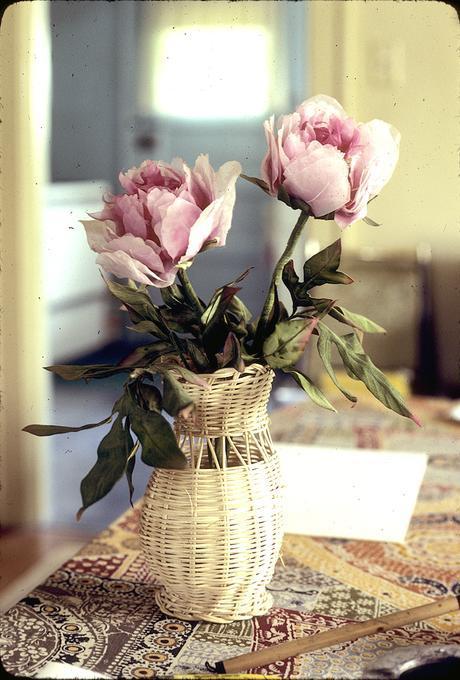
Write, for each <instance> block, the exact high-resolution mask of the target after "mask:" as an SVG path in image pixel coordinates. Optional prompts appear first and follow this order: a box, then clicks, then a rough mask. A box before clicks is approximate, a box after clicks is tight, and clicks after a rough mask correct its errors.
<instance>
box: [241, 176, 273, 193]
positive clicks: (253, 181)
mask: <svg viewBox="0 0 460 680" xmlns="http://www.w3.org/2000/svg"><path fill="white" fill-rule="evenodd" d="M240 177H242V178H243V179H245V180H246V182H251V184H255V185H256V186H257V187H259V188H260V189H262V190H263V191H265V193H266V194H268V193H269V189H268V184H267V182H265V181H264V180H263V179H259V178H258V177H250V176H249V175H243V174H241V175H240Z"/></svg>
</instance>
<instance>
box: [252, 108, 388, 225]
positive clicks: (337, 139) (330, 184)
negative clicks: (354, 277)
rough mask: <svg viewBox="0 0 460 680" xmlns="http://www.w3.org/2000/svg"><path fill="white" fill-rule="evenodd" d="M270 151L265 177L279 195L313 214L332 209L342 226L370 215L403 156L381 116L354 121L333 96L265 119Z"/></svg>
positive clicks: (269, 186) (268, 152)
mask: <svg viewBox="0 0 460 680" xmlns="http://www.w3.org/2000/svg"><path fill="white" fill-rule="evenodd" d="M264 127H265V135H266V138H267V143H268V151H267V154H266V156H265V158H264V159H263V161H262V177H263V179H264V180H265V181H266V182H267V184H268V188H269V192H270V193H271V194H272V195H273V196H276V195H277V194H278V190H279V188H280V187H284V189H285V190H286V191H287V193H288V194H289V196H291V198H297V199H301V200H302V201H304V202H305V203H307V204H308V205H309V206H310V209H311V211H312V213H313V215H314V216H315V217H323V216H325V215H329V214H331V213H333V214H334V219H335V221H336V222H337V224H338V225H339V226H340V227H342V228H343V227H346V226H348V225H349V224H351V223H352V222H355V221H356V220H359V219H361V218H363V217H365V216H366V214H367V204H368V202H369V201H370V200H371V199H372V198H373V197H374V196H376V195H377V194H378V193H379V192H380V191H381V189H382V188H383V187H384V186H385V184H386V183H387V182H388V180H389V179H390V177H391V175H392V174H393V171H394V169H395V166H396V163H397V161H398V156H399V141H400V134H399V132H398V131H397V130H396V129H395V128H393V127H392V126H391V125H389V124H388V123H385V122H384V121H382V120H372V121H371V122H370V123H356V122H355V121H354V120H353V119H352V118H349V117H348V116H347V114H346V113H345V111H344V110H343V108H342V107H341V106H340V104H339V103H338V102H337V101H336V100H335V99H333V98H332V97H327V96H326V95H318V96H316V97H311V98H310V99H307V100H306V101H305V102H303V104H301V105H300V106H299V107H298V108H297V110H296V111H295V112H294V113H292V114H290V115H287V116H282V117H281V118H280V119H279V121H278V129H277V130H275V124H274V117H273V116H272V117H271V118H270V120H268V121H265V125H264Z"/></svg>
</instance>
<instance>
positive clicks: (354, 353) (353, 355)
mask: <svg viewBox="0 0 460 680" xmlns="http://www.w3.org/2000/svg"><path fill="white" fill-rule="evenodd" d="M323 330H324V326H323V325H322V326H321V334H322V333H323ZM328 333H329V334H330V338H331V340H332V342H333V343H334V344H335V345H336V347H337V349H338V352H339V354H340V358H341V359H342V361H343V363H344V365H345V366H346V368H347V369H348V370H349V371H350V372H351V373H352V374H354V375H355V376H356V378H358V380H361V382H363V383H364V384H365V385H366V387H367V389H368V390H369V392H370V393H371V394H373V395H374V397H375V398H376V399H378V400H379V401H380V402H381V403H382V404H383V405H384V406H386V407H387V408H389V409H390V410H392V411H395V413H398V414H399V415H401V416H405V417H406V418H410V419H411V420H413V421H414V422H415V423H417V424H418V425H419V424H420V423H419V421H418V419H417V417H416V416H414V415H413V414H412V413H411V412H410V411H409V409H408V408H407V406H406V405H405V403H404V399H403V397H402V396H401V395H400V394H399V392H398V391H397V390H396V389H395V388H394V387H393V386H392V385H391V383H390V382H389V381H388V379H387V378H386V376H385V375H384V374H383V373H382V371H381V370H380V369H378V368H377V367H376V366H375V365H374V364H373V363H372V361H371V359H370V357H369V356H368V355H367V354H366V353H365V352H364V349H363V347H362V345H361V343H360V342H359V340H358V338H357V336H356V334H355V333H350V334H348V335H345V336H338V335H336V334H335V333H333V332H332V331H331V330H330V329H328Z"/></svg>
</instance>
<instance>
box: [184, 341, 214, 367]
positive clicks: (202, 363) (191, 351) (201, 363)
mask: <svg viewBox="0 0 460 680" xmlns="http://www.w3.org/2000/svg"><path fill="white" fill-rule="evenodd" d="M184 342H185V351H186V354H187V356H188V357H189V358H190V359H191V360H192V362H193V364H194V366H195V368H196V369H197V371H198V372H199V373H206V372H208V371H209V370H210V365H209V360H208V357H207V356H206V354H204V352H202V351H201V349H200V348H199V347H198V346H197V345H196V344H195V342H194V341H193V340H185V341H184ZM190 372H191V371H190Z"/></svg>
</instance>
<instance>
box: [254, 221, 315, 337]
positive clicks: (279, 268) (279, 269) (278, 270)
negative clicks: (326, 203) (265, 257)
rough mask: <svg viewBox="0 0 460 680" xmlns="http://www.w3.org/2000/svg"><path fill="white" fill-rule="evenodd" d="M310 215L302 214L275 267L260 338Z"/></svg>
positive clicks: (259, 326)
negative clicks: (276, 290) (278, 288)
mask: <svg viewBox="0 0 460 680" xmlns="http://www.w3.org/2000/svg"><path fill="white" fill-rule="evenodd" d="M309 217H310V215H309V214H308V213H306V212H304V211H303V210H302V212H301V213H300V216H299V219H298V220H297V222H296V225H295V227H294V229H293V230H292V232H291V235H290V236H289V240H288V242H287V245H286V248H285V249H284V252H283V254H282V255H281V257H280V259H279V260H278V263H277V265H276V267H275V270H274V272H273V276H272V280H271V283H270V288H269V289H268V293H267V297H266V298H265V303H264V306H263V309H262V313H261V315H260V319H259V323H258V325H257V334H256V336H257V337H258V338H260V337H261V335H262V333H263V331H264V329H265V326H266V324H267V321H268V319H269V317H270V312H271V310H272V307H273V303H274V300H275V287H276V286H277V285H278V284H279V283H280V281H281V277H282V274H283V269H284V267H285V265H286V264H287V262H289V260H290V259H291V256H292V252H293V250H294V248H295V246H296V244H297V242H298V240H299V238H300V235H301V233H302V230H303V228H304V226H305V224H306V222H307V220H308V218H309Z"/></svg>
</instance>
